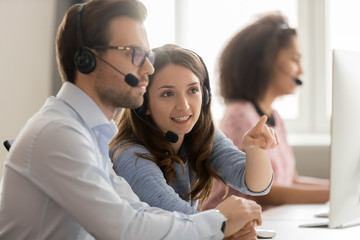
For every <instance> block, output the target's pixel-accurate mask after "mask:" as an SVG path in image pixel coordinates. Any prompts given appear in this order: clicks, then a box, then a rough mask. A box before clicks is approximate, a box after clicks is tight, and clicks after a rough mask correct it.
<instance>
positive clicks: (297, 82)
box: [295, 78, 303, 86]
mask: <svg viewBox="0 0 360 240" xmlns="http://www.w3.org/2000/svg"><path fill="white" fill-rule="evenodd" d="M295 83H296V85H298V86H301V85H302V84H303V82H302V81H301V80H300V79H298V78H297V79H295Z"/></svg>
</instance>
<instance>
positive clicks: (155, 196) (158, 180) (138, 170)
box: [114, 145, 197, 214]
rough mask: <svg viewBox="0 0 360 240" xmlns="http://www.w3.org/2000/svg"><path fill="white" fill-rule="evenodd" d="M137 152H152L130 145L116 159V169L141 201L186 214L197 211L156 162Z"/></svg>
mask: <svg viewBox="0 0 360 240" xmlns="http://www.w3.org/2000/svg"><path fill="white" fill-rule="evenodd" d="M136 153H141V154H142V153H146V154H150V153H149V151H148V150H147V149H146V148H144V147H143V146H140V145H133V146H130V147H129V148H128V149H127V150H125V151H124V152H122V153H121V154H120V156H119V157H118V158H117V159H114V170H115V172H116V174H117V175H119V176H121V177H123V178H125V180H126V181H127V182H128V183H129V184H130V186H131V188H132V189H133V191H134V192H135V194H136V195H137V196H138V197H139V198H140V200H141V201H143V202H146V203H148V204H149V205H150V206H151V207H159V208H162V209H165V210H168V211H178V212H182V213H185V214H193V213H196V212H197V210H196V209H195V208H194V207H192V206H191V205H190V204H189V203H188V202H186V201H184V200H183V199H181V198H180V196H179V195H178V194H177V193H176V192H175V191H174V189H173V188H172V187H171V186H169V185H168V184H167V183H166V180H165V178H164V175H163V173H162V171H161V169H160V168H159V167H158V165H157V164H156V163H154V162H152V161H151V160H148V159H144V158H141V157H138V156H137V155H136Z"/></svg>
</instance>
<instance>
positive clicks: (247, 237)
mask: <svg viewBox="0 0 360 240" xmlns="http://www.w3.org/2000/svg"><path fill="white" fill-rule="evenodd" d="M255 227H256V224H255V223H254V222H253V221H251V222H248V223H247V224H246V225H245V226H244V227H243V228H242V229H240V230H239V231H237V232H236V233H235V234H233V235H231V236H230V237H226V238H224V240H235V239H236V240H257V238H256V237H257V236H256V230H255Z"/></svg>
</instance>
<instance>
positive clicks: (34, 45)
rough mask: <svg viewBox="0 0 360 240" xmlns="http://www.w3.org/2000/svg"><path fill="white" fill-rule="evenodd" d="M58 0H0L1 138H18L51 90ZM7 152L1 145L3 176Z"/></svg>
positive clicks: (0, 163)
mask: <svg viewBox="0 0 360 240" xmlns="http://www.w3.org/2000/svg"><path fill="white" fill-rule="evenodd" d="M55 5H56V0H31V1H27V0H1V1H0V30H1V33H0V34H1V37H0V141H1V143H2V142H3V140H5V139H11V138H15V137H16V135H17V133H18V132H19V131H20V129H21V128H22V126H23V125H24V124H25V122H26V121H27V119H28V118H29V117H30V116H32V115H33V114H34V113H35V112H36V111H37V110H38V109H39V108H40V107H41V106H42V104H43V103H44V101H45V99H46V98H47V97H48V96H49V95H50V92H51V80H52V79H51V77H52V71H53V69H52V63H53V62H52V61H53V57H54V56H53V52H52V51H53V49H54V46H55V45H54V34H55V32H54V31H55V30H54V26H55V23H54V20H55ZM6 155H7V152H6V150H5V148H4V147H3V146H0V176H2V172H3V163H4V159H5V157H6Z"/></svg>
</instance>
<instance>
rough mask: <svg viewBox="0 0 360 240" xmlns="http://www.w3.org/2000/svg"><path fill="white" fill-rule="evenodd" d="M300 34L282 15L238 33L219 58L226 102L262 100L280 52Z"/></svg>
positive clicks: (262, 19) (221, 81)
mask: <svg viewBox="0 0 360 240" xmlns="http://www.w3.org/2000/svg"><path fill="white" fill-rule="evenodd" d="M296 35H297V33H296V30H295V29H293V28H290V27H289V26H288V23H287V19H286V18H285V17H284V16H282V15H281V14H280V13H279V12H275V13H271V14H266V15H263V16H262V17H261V18H259V19H258V20H257V21H255V22H253V23H252V24H250V25H248V26H246V27H245V28H244V29H242V30H241V31H240V32H238V33H237V34H236V35H235V36H234V37H233V38H232V39H231V40H230V41H229V42H228V44H227V45H226V46H225V48H224V50H223V52H222V54H221V55H220V58H219V85H220V93H221V96H222V97H223V98H224V100H225V102H229V101H233V100H248V101H252V102H256V101H258V100H260V99H261V98H262V97H263V96H264V94H265V91H266V89H267V88H268V86H269V83H270V77H271V74H272V71H273V66H274V64H275V62H276V58H277V55H278V52H279V51H280V49H283V48H286V47H288V45H289V44H290V43H291V39H292V37H293V36H296Z"/></svg>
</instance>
